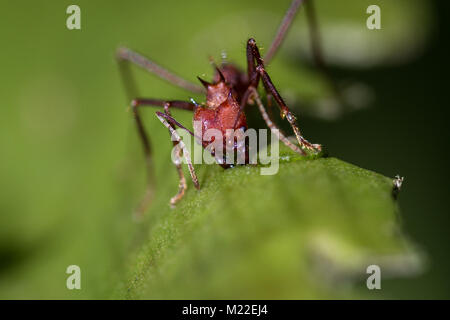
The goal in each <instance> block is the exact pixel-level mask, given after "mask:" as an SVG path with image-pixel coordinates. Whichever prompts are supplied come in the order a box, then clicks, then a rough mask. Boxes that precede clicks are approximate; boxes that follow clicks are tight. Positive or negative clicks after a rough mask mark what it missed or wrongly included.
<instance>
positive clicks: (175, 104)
mask: <svg viewBox="0 0 450 320" xmlns="http://www.w3.org/2000/svg"><path fill="white" fill-rule="evenodd" d="M131 106H132V110H133V116H134V119H135V123H136V128H137V131H138V134H139V138H140V140H141V142H142V147H143V150H144V156H145V161H146V167H147V189H146V192H145V196H144V199H143V200H142V201H141V204H140V205H139V208H138V210H137V214H138V215H139V216H141V215H142V214H143V213H144V212H145V211H146V210H147V208H148V205H149V204H150V202H151V199H152V197H153V193H154V191H153V184H154V183H153V180H154V177H153V162H152V152H151V147H150V140H149V138H148V134H147V132H146V130H145V127H144V124H143V122H142V118H141V116H140V113H139V110H140V107H148V106H155V107H164V111H165V112H166V113H167V114H169V115H170V111H169V110H170V108H177V109H182V110H188V111H192V110H194V107H195V105H194V104H192V103H190V102H186V101H164V100H157V99H140V98H138V99H134V100H133V101H132V102H131ZM176 145H177V142H176V141H174V146H175V147H176V157H178V158H179V157H180V153H181V150H180V149H179V148H177V146H176ZM175 166H176V168H177V172H178V175H179V178H180V191H179V193H180V194H181V196H180V198H181V197H182V195H183V193H184V190H185V189H186V179H185V178H184V174H183V170H182V169H181V163H180V164H178V162H177V163H176V164H175Z"/></svg>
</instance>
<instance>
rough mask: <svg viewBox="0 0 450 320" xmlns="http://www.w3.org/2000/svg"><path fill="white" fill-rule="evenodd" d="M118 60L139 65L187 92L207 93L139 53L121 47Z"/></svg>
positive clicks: (118, 51)
mask: <svg viewBox="0 0 450 320" xmlns="http://www.w3.org/2000/svg"><path fill="white" fill-rule="evenodd" d="M117 59H118V60H119V61H128V62H131V63H134V64H136V65H138V66H139V67H141V68H143V69H145V70H147V71H148V72H150V73H153V74H156V75H157V76H158V77H160V78H162V79H164V80H166V81H168V82H170V83H172V84H173V85H176V86H178V87H180V88H183V89H185V90H188V91H191V92H194V93H205V89H204V88H203V87H201V86H198V85H196V84H194V83H191V82H189V81H187V80H185V79H183V78H181V77H180V76H177V75H176V74H174V73H172V72H170V71H169V70H167V69H165V68H163V67H161V66H160V65H158V64H156V63H155V62H153V61H151V60H149V59H147V58H146V57H144V56H142V55H140V54H139V53H137V52H135V51H132V50H131V49H128V48H125V47H121V48H119V49H118V50H117Z"/></svg>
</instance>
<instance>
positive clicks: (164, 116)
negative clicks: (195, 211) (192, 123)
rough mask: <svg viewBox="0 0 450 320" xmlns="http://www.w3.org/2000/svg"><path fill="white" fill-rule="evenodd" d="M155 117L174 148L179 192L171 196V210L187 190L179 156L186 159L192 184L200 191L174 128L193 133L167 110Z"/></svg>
mask: <svg viewBox="0 0 450 320" xmlns="http://www.w3.org/2000/svg"><path fill="white" fill-rule="evenodd" d="M156 116H157V117H158V119H159V121H161V123H162V124H163V125H164V126H165V127H166V128H167V129H168V130H169V132H170V135H171V137H172V141H173V144H174V147H175V166H176V167H177V171H178V174H179V177H180V184H179V190H178V193H177V194H176V195H175V196H173V197H172V198H171V199H170V205H171V207H172V208H173V207H174V206H175V204H176V203H177V202H178V201H180V200H181V199H182V198H183V196H184V193H185V191H186V189H187V184H186V179H185V178H184V174H183V169H182V167H181V154H182V155H183V156H184V158H185V159H186V163H187V165H188V169H189V173H190V174H191V178H192V182H193V183H194V186H195V188H196V189H197V190H198V189H200V184H199V182H198V178H197V174H196V173H195V169H194V166H193V165H192V161H191V157H190V154H189V151H188V150H187V148H186V145H185V144H184V142H183V140H181V137H180V136H179V134H178V133H177V132H176V130H175V126H177V127H179V128H181V129H183V130H186V131H187V132H188V133H189V134H190V135H192V136H194V133H192V132H191V131H190V130H189V129H187V128H186V127H184V126H183V125H182V124H180V123H179V122H178V121H176V120H175V119H174V118H173V117H172V116H171V115H170V113H169V110H168V108H165V112H164V113H162V112H159V111H157V112H156Z"/></svg>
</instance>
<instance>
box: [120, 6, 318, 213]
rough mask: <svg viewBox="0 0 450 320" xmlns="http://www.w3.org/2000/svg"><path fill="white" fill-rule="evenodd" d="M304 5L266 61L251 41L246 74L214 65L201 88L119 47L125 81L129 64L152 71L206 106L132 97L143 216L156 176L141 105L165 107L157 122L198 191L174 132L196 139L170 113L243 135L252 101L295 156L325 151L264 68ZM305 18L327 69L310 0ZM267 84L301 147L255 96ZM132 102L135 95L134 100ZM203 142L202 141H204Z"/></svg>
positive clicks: (286, 22)
mask: <svg viewBox="0 0 450 320" xmlns="http://www.w3.org/2000/svg"><path fill="white" fill-rule="evenodd" d="M302 2H303V0H293V1H292V3H291V6H290V7H289V9H288V11H287V13H286V15H285V17H284V19H283V21H282V22H281V25H280V27H279V29H278V31H277V34H276V36H275V38H274V40H273V41H272V44H271V46H270V48H269V50H268V52H267V54H266V56H265V57H264V60H263V59H262V57H261V55H260V52H259V49H258V46H257V45H256V41H255V40H254V39H253V38H250V39H249V40H248V41H247V49H246V50H247V72H243V71H242V70H241V69H239V68H238V67H237V66H236V65H234V64H230V63H226V62H222V64H221V65H220V67H218V66H215V73H214V77H213V81H212V82H211V83H210V82H207V81H205V80H203V79H201V78H198V79H199V80H200V82H201V84H202V85H203V87H202V86H198V85H196V84H193V83H191V82H189V81H187V80H185V79H183V78H181V77H179V76H177V75H175V74H174V73H172V72H170V71H168V70H166V69H164V68H163V67H161V66H159V65H157V64H156V63H154V62H153V61H150V60H149V59H147V58H145V57H144V56H142V55H140V54H138V53H136V52H134V51H132V50H130V49H128V48H123V47H122V48H119V49H118V51H117V57H118V60H119V63H120V65H121V72H122V76H123V78H124V79H125V77H129V76H130V74H129V69H125V68H124V67H125V64H124V63H126V64H127V65H128V64H129V63H130V62H131V63H134V64H136V65H138V66H139V67H142V68H144V69H146V70H147V71H149V72H150V73H153V74H156V75H157V76H159V77H160V78H162V79H164V80H166V81H169V82H170V83H172V84H174V85H176V86H178V87H181V88H183V89H186V90H188V91H191V92H194V93H202V94H206V103H204V104H200V105H199V104H197V103H195V101H192V102H187V101H179V100H159V99H147V98H134V99H133V100H132V102H131V107H132V110H133V115H134V119H135V123H136V126H137V130H138V133H139V137H140V139H141V141H142V145H143V149H144V154H145V158H146V165H147V180H148V181H147V191H146V195H145V197H144V200H143V201H142V203H141V205H140V208H139V209H138V212H139V213H141V214H142V213H143V212H144V211H145V210H146V208H147V205H148V204H149V203H150V200H151V198H152V195H153V190H152V184H153V173H152V159H151V147H150V142H149V138H148V135H147V133H146V130H145V128H144V125H143V122H142V119H141V117H140V114H139V109H140V107H143V106H156V107H163V108H164V112H160V111H157V112H156V116H157V117H158V118H159V120H160V121H161V122H162V123H163V124H164V126H166V127H167V129H168V130H169V132H170V134H171V136H172V137H175V141H173V144H174V150H175V156H176V157H177V158H178V159H180V157H181V155H182V154H184V156H185V158H186V161H187V165H188V168H189V172H190V175H191V177H192V181H193V183H194V186H195V187H196V188H197V189H199V188H200V184H199V182H198V178H197V175H196V173H195V170H194V167H193V165H192V162H191V161H190V159H189V155H188V151H187V150H186V148H185V145H184V143H183V142H182V140H181V138H180V137H179V135H178V134H177V133H176V131H175V128H176V127H179V128H181V129H183V130H186V131H188V132H189V133H190V134H191V135H193V136H194V134H193V133H192V132H191V131H190V130H189V129H187V128H186V127H184V126H183V125H182V124H181V123H179V122H178V121H177V120H175V119H174V118H173V117H172V115H171V113H170V109H171V108H176V109H182V110H188V111H192V112H193V113H194V116H193V120H194V121H200V122H201V123H202V126H203V127H205V126H208V127H209V128H211V127H212V128H215V129H219V130H221V131H222V132H224V133H225V130H226V129H238V128H242V129H244V130H246V129H247V122H246V117H245V113H244V112H243V111H244V108H245V107H246V106H247V105H248V104H249V103H251V102H256V104H257V105H258V108H259V111H260V112H261V114H262V117H263V119H264V121H265V122H266V124H267V126H268V127H269V128H270V129H271V130H272V132H273V133H274V134H276V135H277V137H278V138H279V140H281V141H282V142H283V143H284V144H285V145H286V146H288V147H289V148H291V149H292V150H293V151H295V152H297V153H299V154H301V155H305V154H306V153H305V151H304V149H309V150H312V151H313V152H319V151H320V150H321V146H320V145H319V144H312V143H310V142H308V141H307V140H306V139H305V138H304V137H303V136H302V134H301V132H300V129H299V127H298V126H297V123H296V117H295V116H294V114H293V113H292V112H291V111H290V109H289V108H288V106H287V105H286V103H285V102H284V100H283V98H282V97H281V96H280V94H279V92H278V90H277V89H276V87H275V85H274V84H273V82H272V80H271V79H270V77H269V74H268V73H267V71H266V69H265V63H266V64H267V63H268V62H269V61H270V60H271V59H272V57H273V56H274V54H275V53H276V51H277V49H278V48H279V47H280V44H281V42H282V41H283V39H284V37H285V35H286V33H287V31H288V29H289V27H290V25H291V23H292V20H293V19H294V17H295V14H296V12H297V11H298V8H299V6H300V4H301V3H302ZM306 12H307V19H308V24H309V27H310V28H311V40H312V48H313V56H314V58H315V60H316V63H317V64H318V65H319V66H320V65H322V66H323V60H322V59H321V54H320V48H319V46H318V41H317V29H316V26H315V17H314V12H313V7H312V0H309V1H308V3H307V11H306ZM260 80H261V81H262V83H263V86H264V88H265V91H266V94H267V98H268V100H271V99H272V98H273V99H274V100H275V102H276V103H277V105H278V106H279V108H280V112H281V113H280V114H281V117H282V118H283V119H287V121H288V122H289V124H290V126H291V128H292V130H293V132H294V134H295V138H296V140H297V142H298V145H296V144H294V143H292V142H291V141H290V140H289V139H288V138H287V137H286V136H285V135H284V134H283V133H281V132H280V131H279V130H274V129H278V128H277V127H276V125H275V124H274V122H273V121H272V120H271V118H270V116H269V115H268V114H267V112H266V110H265V107H264V105H263V104H262V102H261V99H260V97H259V94H258V92H257V87H258V84H259V82H260ZM131 85H132V83H130V82H125V86H126V88H127V91H128V92H130V91H131V87H130V86H131ZM133 97H134V96H133ZM202 139H203V138H202ZM200 142H201V144H202V146H203V147H205V146H206V145H207V144H208V143H209V142H210V141H204V140H202V141H200ZM219 164H220V165H221V166H222V167H224V168H228V167H229V165H226V164H223V163H219ZM175 166H176V169H177V171H178V176H179V190H178V193H177V194H176V195H175V196H173V197H172V198H171V199H170V204H171V206H172V207H173V206H174V205H175V204H176V203H177V202H178V201H179V200H181V198H182V197H183V195H184V193H185V191H186V189H187V183H186V179H185V177H184V174H183V170H182V167H181V161H175Z"/></svg>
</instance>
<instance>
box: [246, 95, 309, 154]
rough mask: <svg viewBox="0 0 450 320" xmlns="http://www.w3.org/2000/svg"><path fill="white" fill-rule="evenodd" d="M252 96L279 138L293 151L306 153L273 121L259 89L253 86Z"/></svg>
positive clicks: (270, 127) (268, 124)
mask: <svg viewBox="0 0 450 320" xmlns="http://www.w3.org/2000/svg"><path fill="white" fill-rule="evenodd" d="M252 98H253V99H255V101H256V104H257V105H258V108H259V112H261V115H262V117H263V119H264V121H265V122H266V124H267V126H268V127H269V129H270V130H271V131H272V133H273V134H275V135H276V136H277V138H278V140H280V141H281V142H283V143H284V144H285V145H286V146H287V147H289V148H291V149H292V151H294V152H297V153H299V154H301V155H306V153H305V151H303V150H302V149H300V148H299V147H298V146H296V145H295V144H293V143H292V142H291V141H289V139H288V138H287V137H286V136H285V135H284V134H283V133H282V131H281V130H280V129H279V128H278V127H277V126H276V125H275V124H274V123H273V121H272V120H271V119H270V116H269V115H268V114H267V112H266V109H265V108H264V105H263V103H262V102H261V99H260V98H259V94H258V91H256V89H255V88H252Z"/></svg>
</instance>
